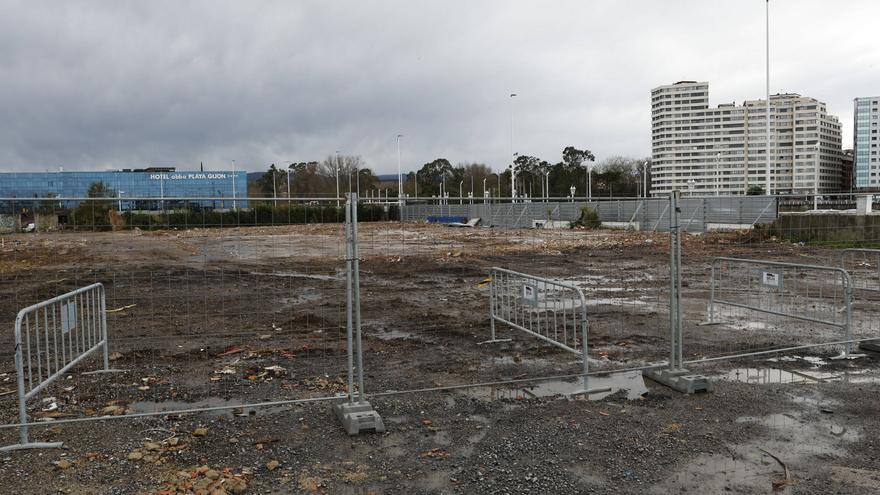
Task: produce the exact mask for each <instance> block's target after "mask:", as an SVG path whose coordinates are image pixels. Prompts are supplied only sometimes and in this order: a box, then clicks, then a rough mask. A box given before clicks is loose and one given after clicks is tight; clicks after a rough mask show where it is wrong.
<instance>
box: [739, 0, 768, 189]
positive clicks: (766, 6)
mask: <svg viewBox="0 0 880 495" xmlns="http://www.w3.org/2000/svg"><path fill="white" fill-rule="evenodd" d="M765 11H766V18H767V102H766V103H767V151H766V157H767V164H766V168H767V170H766V172H767V185H766V189H765V192H766V194H768V195H770V194H773V192H772V191H771V190H770V0H766V2H765ZM747 167H748V165H747ZM746 175H748V169H746Z"/></svg>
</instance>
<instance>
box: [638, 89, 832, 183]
mask: <svg viewBox="0 0 880 495" xmlns="http://www.w3.org/2000/svg"><path fill="white" fill-rule="evenodd" d="M765 101H766V100H748V101H745V102H743V104H742V105H740V106H737V105H736V104H735V103H726V104H721V105H718V107H715V108H709V83H706V82H696V81H681V82H677V83H675V84H670V85H667V86H660V87H658V88H654V89H653V90H651V156H652V166H651V185H652V186H653V187H652V193H653V194H654V195H663V194H667V193H669V192H670V191H672V190H673V189H679V190H681V191H682V192H683V193H684V194H686V195H694V196H703V195H735V194H747V193H748V192H749V191H750V190H751V191H752V192H753V193H756V192H761V193H764V192H766V191H764V186H765V184H766V178H767V157H766V152H767V143H766V131H765V129H766V127H765V126H766V122H767V120H766V113H765ZM770 120H771V122H770V126H771V127H770V130H771V133H770V150H771V158H770V164H771V165H770V184H771V191H770V192H771V193H773V194H812V193H813V192H815V191H816V190H817V189H818V191H819V192H820V193H821V192H829V191H837V190H839V189H840V187H841V184H840V181H841V161H840V160H841V146H840V122H839V121H838V119H837V117H835V116H833V115H828V114H827V112H826V110H825V104H824V103H822V102H820V101H818V100H816V99H814V98H808V97H804V96H801V95H798V94H791V93H789V94H777V95H771V96H770ZM817 176H818V184H817V182H816V181H817Z"/></svg>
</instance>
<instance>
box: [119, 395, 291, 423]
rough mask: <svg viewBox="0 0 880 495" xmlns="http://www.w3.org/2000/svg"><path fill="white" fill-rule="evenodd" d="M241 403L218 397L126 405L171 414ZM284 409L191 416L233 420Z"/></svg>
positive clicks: (136, 410) (240, 409)
mask: <svg viewBox="0 0 880 495" xmlns="http://www.w3.org/2000/svg"><path fill="white" fill-rule="evenodd" d="M242 404H243V402H241V401H239V400H226V399H221V398H219V397H211V398H210V399H205V400H200V401H196V402H183V401H173V400H168V401H144V402H133V403H131V404H129V405H128V408H129V409H130V410H131V411H132V412H134V413H156V412H167V413H169V414H173V413H174V412H175V411H182V410H185V409H200V408H207V407H230V406H241V405H242ZM285 409H286V408H285V407H284V406H267V407H237V408H234V409H221V410H219V411H206V412H201V413H193V414H207V415H209V416H213V417H218V418H220V417H225V418H233V417H242V416H256V415H258V414H260V415H266V414H270V413H273V412H279V411H283V410H285Z"/></svg>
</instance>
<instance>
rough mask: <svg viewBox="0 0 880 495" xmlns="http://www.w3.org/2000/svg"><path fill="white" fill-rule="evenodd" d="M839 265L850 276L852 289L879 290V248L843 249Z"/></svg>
mask: <svg viewBox="0 0 880 495" xmlns="http://www.w3.org/2000/svg"><path fill="white" fill-rule="evenodd" d="M840 267H841V268H843V269H844V270H846V271H847V273H849V274H850V277H852V283H853V289H859V290H865V291H871V292H880V249H858V248H849V249H843V250H841V251H840Z"/></svg>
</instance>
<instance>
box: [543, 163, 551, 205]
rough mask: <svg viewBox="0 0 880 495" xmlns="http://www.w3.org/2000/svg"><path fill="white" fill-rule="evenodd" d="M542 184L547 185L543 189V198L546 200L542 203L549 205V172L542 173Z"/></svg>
mask: <svg viewBox="0 0 880 495" xmlns="http://www.w3.org/2000/svg"><path fill="white" fill-rule="evenodd" d="M544 183H545V184H547V185H546V186H545V187H544V194H545V197H546V198H547V199H546V200H545V201H544V202H545V203H549V202H550V171H549V170H545V171H544Z"/></svg>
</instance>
